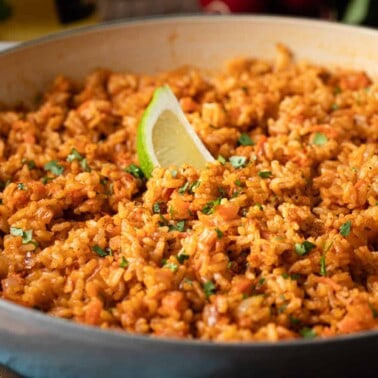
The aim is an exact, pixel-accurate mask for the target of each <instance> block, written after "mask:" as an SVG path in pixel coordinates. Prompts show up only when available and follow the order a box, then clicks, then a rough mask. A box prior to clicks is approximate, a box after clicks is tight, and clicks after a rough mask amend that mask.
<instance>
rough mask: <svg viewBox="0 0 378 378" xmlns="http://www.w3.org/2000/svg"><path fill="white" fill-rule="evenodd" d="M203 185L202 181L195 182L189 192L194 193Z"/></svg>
mask: <svg viewBox="0 0 378 378" xmlns="http://www.w3.org/2000/svg"><path fill="white" fill-rule="evenodd" d="M200 184H201V181H199V180H198V181H194V182H192V183H191V184H190V187H189V192H191V193H193V192H194V190H195V189H197V188H198V187H199V186H200Z"/></svg>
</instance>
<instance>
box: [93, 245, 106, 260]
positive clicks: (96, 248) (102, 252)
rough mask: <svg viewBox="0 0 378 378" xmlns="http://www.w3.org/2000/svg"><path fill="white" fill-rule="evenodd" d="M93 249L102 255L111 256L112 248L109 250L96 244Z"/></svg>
mask: <svg viewBox="0 0 378 378" xmlns="http://www.w3.org/2000/svg"><path fill="white" fill-rule="evenodd" d="M92 251H93V252H95V253H97V254H98V255H99V256H100V257H105V256H109V255H110V256H111V252H110V251H111V250H110V251H109V250H108V249H107V248H106V249H102V248H101V247H100V246H99V245H98V244H96V245H94V246H93V247H92Z"/></svg>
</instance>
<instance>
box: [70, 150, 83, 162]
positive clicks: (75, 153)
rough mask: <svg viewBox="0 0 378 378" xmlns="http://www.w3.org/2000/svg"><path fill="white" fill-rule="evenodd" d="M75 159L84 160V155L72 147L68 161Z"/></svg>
mask: <svg viewBox="0 0 378 378" xmlns="http://www.w3.org/2000/svg"><path fill="white" fill-rule="evenodd" d="M74 160H78V161H81V160H83V157H82V156H81V155H80V154H79V152H78V150H77V149H76V148H72V149H71V152H70V153H69V155H67V161H68V162H72V161H74Z"/></svg>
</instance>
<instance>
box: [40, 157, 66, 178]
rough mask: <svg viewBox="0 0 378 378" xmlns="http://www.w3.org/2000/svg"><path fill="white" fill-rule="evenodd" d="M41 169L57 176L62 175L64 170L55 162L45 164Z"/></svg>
mask: <svg viewBox="0 0 378 378" xmlns="http://www.w3.org/2000/svg"><path fill="white" fill-rule="evenodd" d="M43 168H44V169H45V171H50V172H51V173H52V174H53V175H56V176H59V175H61V174H62V173H63V171H64V168H63V167H62V166H61V165H59V164H58V162H57V160H51V161H49V162H47V163H46V164H45V165H44V166H43Z"/></svg>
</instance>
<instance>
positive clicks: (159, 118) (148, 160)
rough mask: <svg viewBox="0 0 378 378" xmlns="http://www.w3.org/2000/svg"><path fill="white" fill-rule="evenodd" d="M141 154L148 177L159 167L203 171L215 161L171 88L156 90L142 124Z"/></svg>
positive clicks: (139, 133)
mask: <svg viewBox="0 0 378 378" xmlns="http://www.w3.org/2000/svg"><path fill="white" fill-rule="evenodd" d="M137 153H138V159H139V164H140V167H141V168H142V170H143V172H144V174H145V175H146V176H147V177H150V176H151V172H152V170H153V169H154V168H155V167H169V166H172V165H175V166H180V165H183V164H189V165H191V166H193V167H195V168H197V169H202V168H204V167H205V165H206V163H207V162H210V161H214V158H213V157H212V156H211V154H210V152H209V151H208V150H207V149H206V147H205V146H204V145H203V143H202V142H201V140H200V139H199V137H198V136H197V134H196V133H195V131H194V129H193V128H192V126H191V125H190V124H189V122H188V120H187V118H186V116H185V114H184V112H183V111H182V109H181V107H180V104H179V102H178V101H177V98H176V96H175V95H174V94H173V92H172V90H171V89H170V88H169V86H167V85H165V86H162V87H160V88H157V89H156V90H155V92H154V95H153V98H152V100H151V102H150V104H149V105H148V107H147V109H146V110H145V111H144V113H143V116H142V119H141V121H140V122H139V125H138V131H137Z"/></svg>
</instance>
